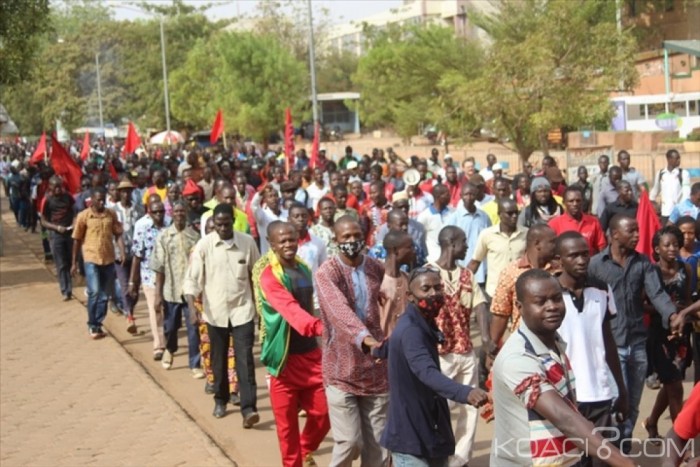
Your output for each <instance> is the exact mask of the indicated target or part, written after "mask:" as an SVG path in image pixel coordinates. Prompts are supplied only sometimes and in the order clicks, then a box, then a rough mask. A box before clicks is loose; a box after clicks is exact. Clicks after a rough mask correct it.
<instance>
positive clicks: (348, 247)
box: [338, 240, 365, 259]
mask: <svg viewBox="0 0 700 467" xmlns="http://www.w3.org/2000/svg"><path fill="white" fill-rule="evenodd" d="M364 248H365V241H364V240H357V241H354V242H345V243H338V249H339V250H340V251H341V252H342V253H343V254H344V255H345V256H347V257H348V258H350V259H355V258H357V257H358V256H360V253H362V250H364Z"/></svg>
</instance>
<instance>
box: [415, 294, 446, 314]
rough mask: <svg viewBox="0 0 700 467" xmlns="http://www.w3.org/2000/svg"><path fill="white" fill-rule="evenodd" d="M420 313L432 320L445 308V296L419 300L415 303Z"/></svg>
mask: <svg viewBox="0 0 700 467" xmlns="http://www.w3.org/2000/svg"><path fill="white" fill-rule="evenodd" d="M416 306H417V307H418V309H419V310H420V312H421V313H422V314H423V316H425V317H426V318H429V319H434V318H436V317H437V315H438V314H439V313H440V310H442V307H443V306H445V296H444V295H443V294H438V295H433V296H431V297H428V298H421V299H420V300H418V301H417V302H416Z"/></svg>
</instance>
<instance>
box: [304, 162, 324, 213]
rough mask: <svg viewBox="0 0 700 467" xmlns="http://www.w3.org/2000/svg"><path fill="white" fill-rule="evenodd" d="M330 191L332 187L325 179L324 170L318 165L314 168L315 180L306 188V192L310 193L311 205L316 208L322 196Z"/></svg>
mask: <svg viewBox="0 0 700 467" xmlns="http://www.w3.org/2000/svg"><path fill="white" fill-rule="evenodd" d="M329 191H330V187H329V186H328V184H326V182H325V181H324V180H323V171H322V170H321V169H319V168H318V167H317V168H315V169H314V182H313V183H312V184H311V185H309V186H308V187H307V188H306V192H307V193H308V194H309V199H310V201H311V207H312V208H313V210H314V211H315V210H316V206H318V202H319V201H321V198H323V197H324V196H326V195H327V194H328V193H329Z"/></svg>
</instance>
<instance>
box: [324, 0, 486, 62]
mask: <svg viewBox="0 0 700 467" xmlns="http://www.w3.org/2000/svg"><path fill="white" fill-rule="evenodd" d="M494 3H495V2H493V1H492V0H440V1H437V0H404V2H403V4H402V5H400V6H399V7H397V8H392V9H390V10H388V11H385V12H382V13H378V14H375V15H372V16H368V17H366V18H363V19H360V20H356V21H352V22H349V23H345V24H340V25H337V26H334V27H333V29H332V31H331V32H330V34H329V36H328V40H327V42H326V44H325V45H326V46H327V47H330V48H331V49H336V50H339V51H341V50H346V51H351V52H354V53H356V54H357V55H362V54H363V53H365V52H366V51H367V38H366V37H365V28H366V27H370V28H374V29H375V30H382V29H384V28H386V27H388V26H389V25H392V24H395V25H398V26H407V25H417V24H439V25H442V26H447V27H450V28H453V29H454V31H455V34H456V35H457V36H460V37H467V38H472V39H480V40H483V39H487V36H486V33H485V32H484V31H483V30H481V29H479V28H478V27H476V26H475V25H474V24H472V23H471V22H470V21H469V15H470V14H473V13H474V12H483V13H490V12H492V11H495V8H496V7H495V6H494Z"/></svg>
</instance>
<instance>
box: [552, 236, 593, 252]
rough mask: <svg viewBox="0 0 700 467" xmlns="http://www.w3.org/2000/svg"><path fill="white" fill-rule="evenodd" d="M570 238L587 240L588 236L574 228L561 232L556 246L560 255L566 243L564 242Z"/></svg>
mask: <svg viewBox="0 0 700 467" xmlns="http://www.w3.org/2000/svg"><path fill="white" fill-rule="evenodd" d="M569 240H583V241H584V242H585V241H586V238H585V237H584V236H583V235H581V234H580V233H578V232H576V231H574V230H569V231H567V232H563V233H561V234H560V235H559V236H557V243H556V247H555V251H556V253H557V254H558V255H560V256H561V249H562V245H563V244H564V242H566V241H569Z"/></svg>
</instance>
